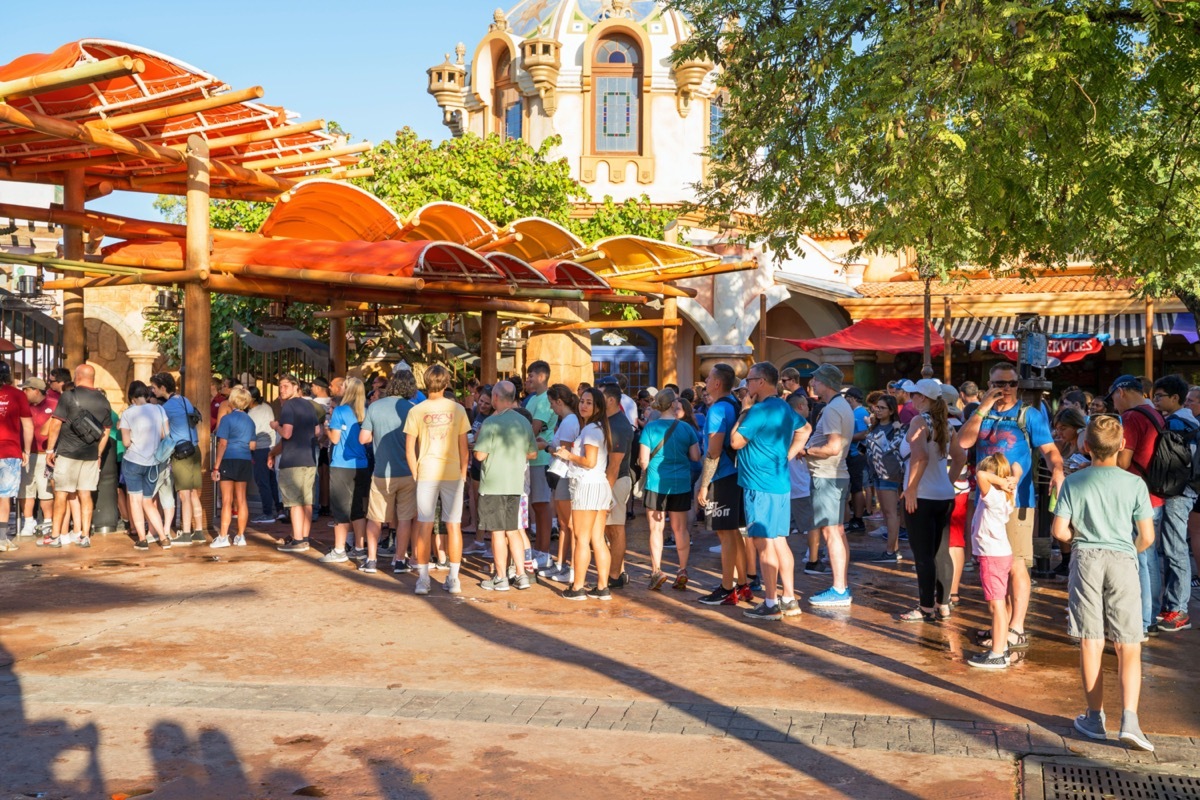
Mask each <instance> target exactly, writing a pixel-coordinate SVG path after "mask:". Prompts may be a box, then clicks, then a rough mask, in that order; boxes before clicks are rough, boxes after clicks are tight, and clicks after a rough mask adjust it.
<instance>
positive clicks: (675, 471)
mask: <svg viewBox="0 0 1200 800" xmlns="http://www.w3.org/2000/svg"><path fill="white" fill-rule="evenodd" d="M671 425H675V430H673V431H671V437H670V438H669V439H666V440H665V441H664V439H663V437H665V436H666V435H667V431H668V430H670V428H671ZM659 442H662V447H661V448H660V449H659V451H658V453H655V454H654V455H652V456H651V458H650V463H649V464H648V465H647V466H646V491H648V492H657V493H658V494H681V493H684V492H688V491H690V490H691V488H692V467H691V464H692V462H691V459H689V458H688V451H689V450H690V449H691V447H692V445H694V444H699V443H700V439H699V438H698V437H697V436H696V431H695V429H694V428H692V426H691V425H689V424H687V423H686V422H684V421H683V420H675V419H667V418H665V417H664V418H662V419H656V420H654V422H651V423H650V424H649V425H647V426H646V427H645V429H643V430H642V442H641V444H642V447H645V448H647V449H649V450H650V452H651V453H653V452H654V448H655V447H658V444H659Z"/></svg>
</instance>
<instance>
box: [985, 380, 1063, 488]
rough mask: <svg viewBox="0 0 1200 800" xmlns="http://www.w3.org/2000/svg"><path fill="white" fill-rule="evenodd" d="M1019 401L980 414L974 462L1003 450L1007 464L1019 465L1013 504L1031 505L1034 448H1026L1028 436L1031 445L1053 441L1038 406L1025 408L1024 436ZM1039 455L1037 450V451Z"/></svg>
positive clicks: (1040, 445)
mask: <svg viewBox="0 0 1200 800" xmlns="http://www.w3.org/2000/svg"><path fill="white" fill-rule="evenodd" d="M1020 408H1021V404H1020V403H1016V404H1014V405H1013V407H1012V408H1010V409H1008V410H1006V411H997V410H996V409H995V408H993V409H992V410H991V412H990V413H988V415H987V416H986V417H984V418H983V422H982V424H980V426H979V439H978V441H977V442H976V443H975V459H976V462H975V463H977V464H978V463H979V462H980V461H983V460H984V459H985V458H987V457H988V456H990V455H992V454H993V453H1003V454H1004V457H1005V458H1007V459H1008V463H1009V464H1020V465H1021V482H1020V483H1018V484H1017V494H1016V499H1017V502H1016V507H1017V508H1033V507H1034V505H1036V504H1035V502H1034V498H1033V457H1034V456H1033V452H1032V451H1031V450H1030V449H1029V440H1030V439H1031V440H1032V441H1033V447H1034V449H1035V450H1036V449H1040V448H1042V447H1044V446H1045V445H1048V444H1054V437H1052V436H1051V435H1050V426H1049V425H1047V424H1046V418H1045V417H1044V416H1043V415H1042V414H1040V413H1038V410H1037V409H1035V408H1032V407H1029V410H1028V411H1026V412H1025V429H1026V431H1028V433H1029V439H1026V436H1025V433H1023V432H1022V431H1021V427H1020V425H1019V424H1018V415H1019V413H1020V412H1019V409H1020ZM1038 457H1039V458H1040V457H1041V456H1040V454H1039V455H1038Z"/></svg>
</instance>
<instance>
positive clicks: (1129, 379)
mask: <svg viewBox="0 0 1200 800" xmlns="http://www.w3.org/2000/svg"><path fill="white" fill-rule="evenodd" d="M1118 389H1137V390H1138V391H1139V392H1141V391H1142V379H1141V378H1139V377H1138V376H1136V375H1122V376H1121V377H1119V378H1117V379H1116V380H1115V381H1113V382H1112V386H1110V387H1108V394H1106V395H1105V396H1104V400H1105V402H1108V403H1111V401H1112V396H1113V395H1114V394H1115V393H1116V392H1117V390H1118Z"/></svg>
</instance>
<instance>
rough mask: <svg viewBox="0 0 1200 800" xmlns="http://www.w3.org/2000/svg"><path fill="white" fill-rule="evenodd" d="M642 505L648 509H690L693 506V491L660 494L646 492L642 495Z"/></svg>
mask: <svg viewBox="0 0 1200 800" xmlns="http://www.w3.org/2000/svg"><path fill="white" fill-rule="evenodd" d="M642 505H644V506H645V507H646V510H647V511H690V510H691V508H692V495H691V492H679V493H677V494H659V493H658V492H646V494H645V495H643V496H642Z"/></svg>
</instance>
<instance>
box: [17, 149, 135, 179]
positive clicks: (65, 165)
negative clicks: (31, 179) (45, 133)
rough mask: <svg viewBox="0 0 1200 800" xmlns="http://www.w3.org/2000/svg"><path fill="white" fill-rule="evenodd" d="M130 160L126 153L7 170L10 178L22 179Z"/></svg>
mask: <svg viewBox="0 0 1200 800" xmlns="http://www.w3.org/2000/svg"><path fill="white" fill-rule="evenodd" d="M127 158H129V156H127V155H126V154H124V153H109V154H108V155H103V156H88V157H86V158H69V159H62V160H60V161H38V162H35V163H29V164H15V165H13V166H11V167H9V168H8V169H7V171H6V172H7V175H8V177H10V178H16V179H20V178H23V177H25V176H27V175H37V174H38V173H41V172H45V171H46V169H47V168H50V169H90V168H91V167H103V166H109V165H112V164H119V163H121V162H122V161H123V160H125V159H127Z"/></svg>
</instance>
